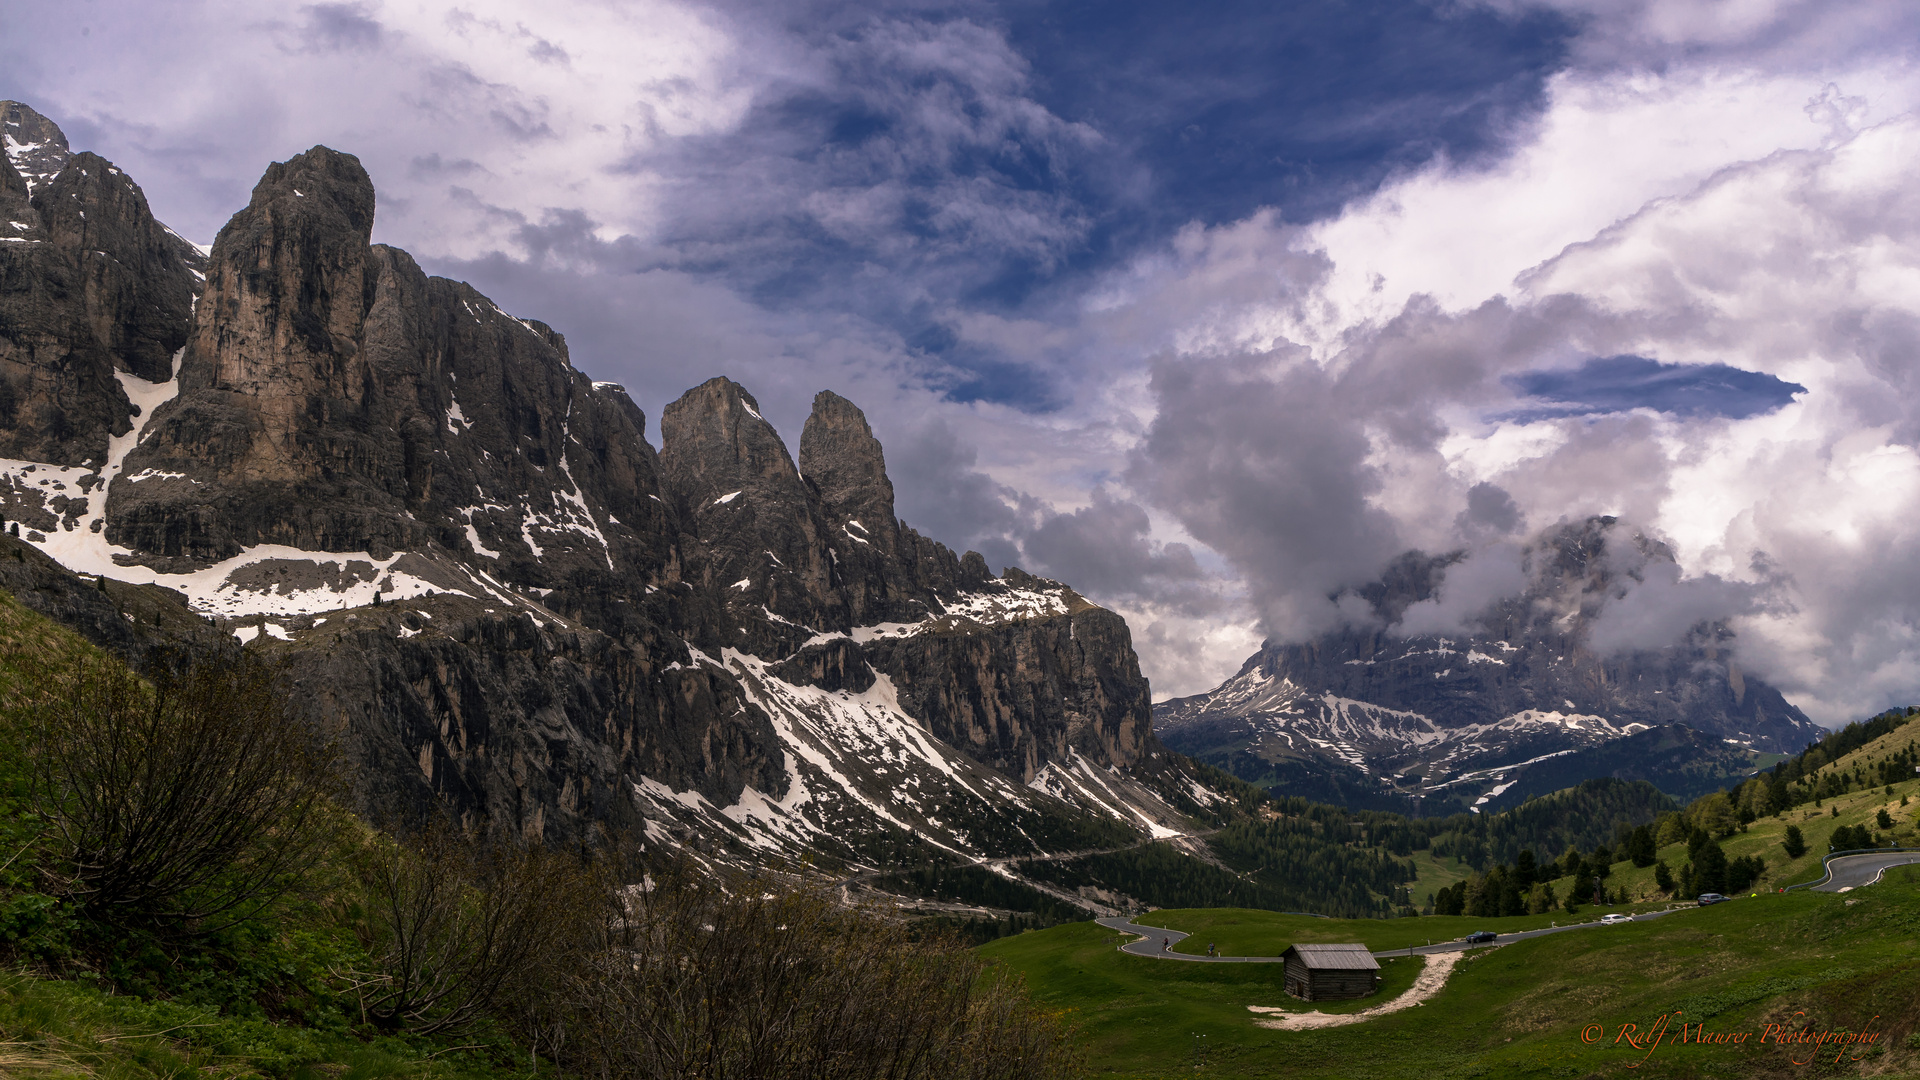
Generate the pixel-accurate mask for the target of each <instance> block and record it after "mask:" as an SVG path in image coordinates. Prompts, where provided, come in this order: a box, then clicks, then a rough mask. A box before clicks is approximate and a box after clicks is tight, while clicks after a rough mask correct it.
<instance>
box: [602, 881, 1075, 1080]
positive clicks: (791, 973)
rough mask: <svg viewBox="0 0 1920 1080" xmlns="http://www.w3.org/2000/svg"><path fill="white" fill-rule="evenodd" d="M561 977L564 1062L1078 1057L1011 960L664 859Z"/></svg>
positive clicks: (686, 1065)
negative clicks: (1002, 965) (1011, 968)
mask: <svg viewBox="0 0 1920 1080" xmlns="http://www.w3.org/2000/svg"><path fill="white" fill-rule="evenodd" d="M625 906H626V913H625V916H624V917H623V918H620V919H618V920H616V921H613V922H610V923H609V924H608V925H607V930H606V939H605V941H604V945H603V947H601V948H600V949H598V950H597V951H595V952H594V953H592V954H591V955H590V956H589V957H588V958H587V960H588V962H587V963H586V964H584V965H582V966H580V967H579V968H578V969H577V970H576V972H575V974H574V975H573V977H572V978H570V979H569V980H568V993H567V994H566V995H565V999H564V1002H565V1005H566V1008H567V1011H568V1013H569V1017H570V1023H569V1028H570V1030H569V1035H570V1040H569V1043H568V1046H567V1049H566V1053H565V1055H564V1057H565V1061H566V1064H568V1065H569V1066H570V1067H572V1068H575V1069H578V1070H579V1071H581V1072H582V1073H584V1074H586V1075H588V1076H591V1077H595V1078H598V1080H655V1078H661V1080H664V1078H674V1080H683V1078H689V1077H701V1078H704V1080H736V1078H738V1080H748V1078H751V1080H786V1078H794V1080H799V1078H806V1080H868V1078H874V1080H878V1078H887V1080H908V1078H918V1077H929V1078H934V1077H937V1078H941V1080H948V1078H960V1080H1003V1078H1004V1080H1016V1078H1020V1080H1024V1078H1041V1077H1056V1076H1062V1075H1068V1074H1070V1073H1072V1072H1073V1071H1074V1070H1075V1067H1076V1066H1075V1062H1074V1060H1073V1056H1072V1054H1071V1051H1070V1048H1069V1046H1068V1044H1067V1040H1066V1037H1065V1032H1064V1030H1063V1029H1062V1027H1061V1026H1060V1024H1059V1023H1058V1022H1057V1020H1056V1019H1055V1018H1053V1017H1051V1016H1049V1015H1047V1014H1045V1013H1043V1012H1041V1011H1039V1010H1038V1009H1036V1007H1035V1006H1034V1004H1033V1003H1032V1002H1031V1000H1030V999H1029V998H1028V997H1027V995H1026V993H1025V990H1024V987H1023V986H1022V985H1021V984H1020V982H1019V980H1018V978H1017V977H1016V976H1013V975H1011V974H1010V973H1006V972H1003V971H994V972H988V971H985V970H984V967H983V964H982V962H981V961H980V960H979V959H978V957H976V956H975V954H973V953H972V952H971V951H969V950H967V949H965V948H963V947H961V946H960V945H959V944H958V943H956V942H954V941H952V940H950V939H936V940H915V939H914V937H913V936H912V935H911V934H910V933H909V931H908V930H907V928H905V927H903V926H900V925H898V924H897V923H893V922H889V921H886V920H883V919H880V918H877V917H875V916H874V915H873V914H871V913H866V912H861V911H855V910H849V909H847V908H845V907H842V906H840V905H838V904H836V903H835V902H834V901H833V899H832V898H831V897H830V896H828V895H826V894H824V893H821V892H818V891H810V890H805V889H794V888H791V887H787V886H785V885H780V884H771V883H769V882H766V881H753V882H744V883H735V885H734V886H733V887H732V888H723V887H721V886H720V885H718V884H716V883H714V882H711V881H705V880H702V879H701V878H699V877H697V876H695V875H693V874H690V873H687V872H685V870H684V868H683V869H681V870H678V871H671V872H669V873H667V874H665V875H664V876H662V877H660V878H657V879H650V880H648V881H647V882H645V883H644V884H643V885H642V886H641V887H638V888H633V889H630V890H629V891H628V893H627V897H626V905H625Z"/></svg>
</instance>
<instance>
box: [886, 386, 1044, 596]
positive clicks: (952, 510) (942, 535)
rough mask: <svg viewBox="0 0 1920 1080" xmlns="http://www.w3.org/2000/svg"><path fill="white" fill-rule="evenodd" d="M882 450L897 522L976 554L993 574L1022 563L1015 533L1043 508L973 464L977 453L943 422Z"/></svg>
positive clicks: (1029, 524)
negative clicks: (985, 561)
mask: <svg viewBox="0 0 1920 1080" xmlns="http://www.w3.org/2000/svg"><path fill="white" fill-rule="evenodd" d="M886 454H887V474H888V476H889V477H890V478H891V479H892V480H893V489H894V499H895V504H894V513H895V514H897V515H898V516H899V517H900V518H901V520H903V521H906V522H907V523H908V524H910V525H912V526H913V527H914V528H916V529H918V530H919V531H920V532H921V533H923V534H925V535H927V536H931V537H933V538H935V539H937V540H940V541H942V542H943V543H945V544H947V545H948V546H950V547H952V548H953V549H954V550H955V551H965V550H968V549H972V550H975V551H978V552H980V554H982V555H984V556H986V559H987V564H988V565H989V566H991V567H992V568H993V570H994V571H995V572H996V573H997V572H999V571H1000V570H1002V569H1003V568H1005V567H1008V566H1016V565H1019V564H1020V563H1021V561H1022V560H1021V557H1020V548H1019V537H1020V536H1021V535H1023V534H1025V533H1026V532H1027V531H1028V530H1029V529H1031V528H1032V525H1033V521H1034V519H1035V518H1036V517H1038V516H1039V514H1040V512H1041V509H1042V508H1041V507H1040V505H1039V504H1038V503H1037V502H1036V501H1034V500H1033V499H1032V498H1031V497H1030V496H1026V495H1023V494H1022V493H1020V492H1018V491H1016V490H1014V489H1013V488H1011V487H1008V486H1007V485H1005V484H1002V483H1000V482H998V481H996V480H994V479H993V478H992V477H990V476H988V475H987V474H986V473H984V472H981V471H980V470H979V469H978V468H976V465H977V464H978V462H979V459H980V455H979V452H978V451H977V450H975V449H974V448H973V447H972V446H969V445H967V444H966V443H963V442H961V441H960V439H959V437H958V436H956V435H955V434H954V432H953V429H952V428H951V427H949V426H948V425H947V424H946V423H945V422H943V421H938V420H936V421H933V422H931V423H927V424H924V425H922V426H921V427H920V428H919V430H917V431H914V432H910V433H905V435H904V437H896V438H894V439H892V440H891V441H889V442H888V443H887V444H886Z"/></svg>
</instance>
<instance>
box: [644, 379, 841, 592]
mask: <svg viewBox="0 0 1920 1080" xmlns="http://www.w3.org/2000/svg"><path fill="white" fill-rule="evenodd" d="M660 471H661V478H662V480H663V482H664V484H665V486H666V488H667V490H668V491H670V492H671V493H672V498H673V503H674V506H675V509H676V510H677V512H678V513H679V516H680V519H681V521H682V523H683V524H684V525H688V526H691V527H692V530H693V532H694V534H695V536H696V537H697V538H698V555H697V557H696V558H695V559H693V560H692V565H689V567H688V574H689V576H690V577H695V578H697V579H698V581H699V582H700V583H701V584H702V585H703V586H706V587H718V588H725V589H726V591H727V599H728V600H729V601H730V602H734V603H737V604H741V605H746V606H748V607H751V606H755V605H765V607H766V608H767V610H769V611H772V612H774V613H776V614H777V615H779V616H780V617H781V618H783V619H788V620H791V621H792V622H794V623H796V624H799V625H801V626H812V627H820V628H832V629H844V628H845V627H846V626H847V625H848V623H847V614H846V610H845V605H844V604H843V603H842V601H841V598H840V597H839V595H838V593H837V592H836V591H835V590H834V588H833V584H834V574H833V566H832V563H833V555H832V553H831V551H830V550H829V548H828V546H827V544H826V542H825V535H826V522H825V520H824V519H823V517H822V516H821V513H820V507H819V505H818V503H817V502H816V501H815V499H814V498H813V497H812V494H811V492H809V491H808V489H807V485H806V483H805V481H803V480H802V479H801V478H800V471H799V469H798V468H796V467H795V466H794V463H793V458H791V457H790V456H788V454H787V447H786V444H785V443H784V442H782V441H781V439H780V435H779V433H778V432H776V431H774V430H773V425H771V424H769V423H767V421H766V418H765V417H763V416H761V415H760V407H759V405H758V403H756V402H755V401H754V400H753V395H751V394H749V393H747V391H746V390H745V389H744V388H742V387H741V386H740V385H739V384H738V383H735V382H733V381H732V380H731V379H727V378H724V377H722V378H715V379H709V380H708V381H706V382H704V383H702V384H700V385H699V386H696V387H694V388H693V389H692V390H689V391H687V392H686V393H685V394H683V395H681V397H680V399H679V400H678V401H675V402H674V403H673V404H671V405H668V406H667V407H666V409H665V410H664V411H663V412H662V413H661V414H660Z"/></svg>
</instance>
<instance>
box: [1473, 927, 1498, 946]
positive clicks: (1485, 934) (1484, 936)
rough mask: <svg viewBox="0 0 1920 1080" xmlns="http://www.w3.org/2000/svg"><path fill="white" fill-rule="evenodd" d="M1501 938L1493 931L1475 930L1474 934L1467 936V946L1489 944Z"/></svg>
mask: <svg viewBox="0 0 1920 1080" xmlns="http://www.w3.org/2000/svg"><path fill="white" fill-rule="evenodd" d="M1499 936H1500V935H1499V934H1496V933H1494V932H1493V931H1491V930H1475V931H1474V932H1473V933H1471V934H1468V935H1467V944H1469V945H1484V944H1486V943H1487V942H1489V941H1492V940H1494V939H1495V938H1497V937H1499Z"/></svg>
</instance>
